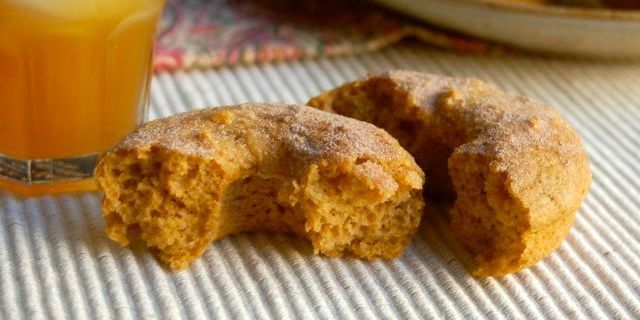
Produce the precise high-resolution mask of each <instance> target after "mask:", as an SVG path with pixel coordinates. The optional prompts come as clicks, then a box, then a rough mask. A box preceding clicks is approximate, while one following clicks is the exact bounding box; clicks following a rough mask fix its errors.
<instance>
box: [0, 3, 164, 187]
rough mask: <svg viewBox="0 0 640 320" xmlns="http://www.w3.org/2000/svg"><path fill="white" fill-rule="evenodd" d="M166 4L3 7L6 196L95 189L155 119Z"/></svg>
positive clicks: (1, 166)
mask: <svg viewBox="0 0 640 320" xmlns="http://www.w3.org/2000/svg"><path fill="white" fill-rule="evenodd" d="M164 4H165V0H0V188H4V189H8V190H10V191H13V192H15V193H18V194H23V195H40V194H44V193H58V192H68V191H79V190H87V189H92V188H93V187H94V183H93V180H92V175H93V168H94V165H95V162H96V159H97V157H98V155H99V154H100V153H101V152H104V151H105V150H107V149H108V148H110V147H111V146H113V145H114V144H115V143H116V142H118V141H119V140H120V139H121V138H122V137H123V136H124V135H125V134H126V133H127V132H129V131H130V130H131V129H133V128H134V127H136V126H137V125H138V124H140V123H141V122H142V121H143V120H144V117H145V116H146V110H147V104H148V95H149V83H150V79H151V76H152V73H151V56H152V49H153V38H154V34H155V31H156V26H157V24H158V20H159V17H160V15H161V13H162V9H163V7H164Z"/></svg>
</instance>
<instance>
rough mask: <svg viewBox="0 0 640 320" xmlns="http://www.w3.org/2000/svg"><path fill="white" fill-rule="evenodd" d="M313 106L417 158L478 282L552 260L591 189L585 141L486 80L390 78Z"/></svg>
mask: <svg viewBox="0 0 640 320" xmlns="http://www.w3.org/2000/svg"><path fill="white" fill-rule="evenodd" d="M309 105H311V106H315V107H317V108H320V109H322V110H326V111H332V112H336V113H339V114H342V115H346V116H349V117H353V118H356V119H360V120H364V121H367V122H371V123H373V124H375V125H377V126H379V127H381V128H384V129H386V130H387V131H388V132H389V133H391V135H393V136H394V137H396V138H397V139H398V140H399V141H400V144H401V145H402V146H404V147H405V148H406V149H407V150H408V151H409V152H410V153H411V154H413V156H414V157H415V158H416V161H417V162H418V164H419V165H420V166H421V167H422V168H423V170H424V171H425V174H426V177H427V183H426V186H425V194H426V196H427V197H432V198H439V199H455V201H454V203H453V207H452V209H451V229H452V231H453V234H454V236H455V237H456V238H457V239H458V241H459V242H460V243H461V244H462V246H463V247H464V248H465V249H466V250H467V251H468V253H469V254H470V255H471V256H472V257H473V261H474V262H473V266H471V271H472V273H473V274H475V275H477V276H488V275H494V276H499V275H504V274H508V273H511V272H515V271H518V270H520V269H522V268H525V267H527V266H530V265H532V264H534V263H536V262H537V261H539V260H540V259H542V258H544V257H545V256H547V255H548V254H549V253H550V252H552V251H553V250H555V249H556V248H557V247H558V246H559V245H560V243H561V242H562V240H563V239H564V238H565V236H566V235H567V233H568V232H569V229H570V228H571V225H572V223H573V219H574V217H575V214H576V211H577V209H578V207H579V206H580V203H581V202H582V200H583V198H584V197H585V195H586V194H587V191H588V189H589V185H590V183H591V171H590V169H589V163H588V159H587V156H586V154H585V151H584V149H583V147H582V144H581V142H580V139H579V137H578V135H577V134H576V133H575V132H574V130H573V129H572V128H571V127H570V126H569V125H568V124H567V123H566V122H565V121H564V120H563V119H562V117H561V116H560V115H559V114H558V113H557V112H556V111H554V110H553V109H551V108H549V107H546V106H545V105H543V104H541V103H540V102H536V101H533V100H531V99H528V98H525V97H522V96H516V95H512V94H508V93H505V92H503V91H500V90H498V89H496V88H495V87H493V86H491V85H489V84H486V83H484V82H482V81H480V80H474V79H456V78H449V77H443V76H437V75H430V74H422V73H417V72H409V71H391V72H385V73H379V74H373V75H370V76H368V77H366V78H365V79H362V80H359V81H356V82H353V83H349V84H346V85H344V86H342V87H339V88H337V89H335V90H332V91H329V92H326V93H323V94H322V95H320V96H318V97H316V98H313V99H311V101H309Z"/></svg>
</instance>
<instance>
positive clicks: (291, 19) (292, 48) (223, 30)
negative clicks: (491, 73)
mask: <svg viewBox="0 0 640 320" xmlns="http://www.w3.org/2000/svg"><path fill="white" fill-rule="evenodd" d="M407 37H414V38H417V39H420V40H422V41H424V42H426V43H428V44H431V45H434V46H438V47H442V48H449V49H453V50H457V51H463V52H476V53H484V52H490V51H497V50H500V48H499V47H498V46H496V45H493V44H490V43H486V42H483V41H480V40H477V39H472V38H468V37H465V36H461V35H457V34H452V33H449V32H444V31H441V30H439V29H437V28H433V27H430V26H427V25H424V24H420V23H417V22H415V21H412V20H411V19H410V18H407V17H402V16H399V15H397V14H395V13H392V12H390V11H388V10H385V9H383V8H380V7H377V6H375V5H373V4H371V3H368V2H363V1H342V0H320V1H319V0H300V1H288V0H271V1H268V0H169V3H168V4H167V8H166V10H165V14H164V16H163V19H162V21H161V25H160V30H159V37H158V40H157V42H156V49H155V59H154V69H155V70H156V71H161V70H169V71H173V70H180V69H190V68H207V67H216V66H221V65H235V64H239V63H253V62H257V61H277V60H285V59H298V58H306V57H317V56H334V55H339V54H345V53H355V52H365V51H373V50H377V49H380V48H383V47H385V46H388V45H389V44H392V43H395V42H397V41H399V40H401V39H404V38H407Z"/></svg>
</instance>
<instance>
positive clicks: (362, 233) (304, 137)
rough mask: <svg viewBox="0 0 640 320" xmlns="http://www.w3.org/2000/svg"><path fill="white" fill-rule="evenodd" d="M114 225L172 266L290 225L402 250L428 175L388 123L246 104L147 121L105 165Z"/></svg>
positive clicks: (119, 234)
mask: <svg viewBox="0 0 640 320" xmlns="http://www.w3.org/2000/svg"><path fill="white" fill-rule="evenodd" d="M96 179H97V182H98V185H99V187H100V188H101V189H102V190H103V191H104V200H103V215H104V218H105V220H106V224H107V234H108V236H109V237H110V238H111V239H113V240H115V241H116V242H118V243H120V244H121V245H127V244H128V243H129V241H130V240H133V239H140V240H142V241H143V242H144V243H145V244H146V245H147V246H148V247H150V248H151V249H152V251H153V252H154V253H155V254H156V256H157V257H158V258H159V259H160V260H161V261H162V262H164V263H165V264H166V265H168V266H169V267H170V268H172V269H180V268H185V267H187V266H188V265H189V263H190V262H192V261H193V260H194V259H196V258H197V257H199V256H200V255H201V254H202V252H203V251H204V250H205V248H206V247H207V246H208V245H209V244H210V243H211V242H212V241H214V240H216V239H219V238H221V237H224V236H226V235H229V234H234V233H238V232H250V231H271V232H291V233H295V234H297V235H299V236H302V237H304V238H308V239H309V240H310V241H311V243H312V246H313V248H314V251H315V252H316V253H318V252H319V253H323V254H325V255H327V256H332V257H334V256H342V255H343V254H350V255H353V256H356V257H359V258H364V259H372V258H376V257H381V258H394V257H396V256H398V255H400V254H401V253H402V251H403V249H404V247H405V246H406V245H407V243H408V242H409V240H410V239H411V237H412V235H413V234H414V233H415V231H416V229H417V226H418V224H419V222H420V218H421V216H422V209H423V206H424V203H423V200H422V185H423V182H424V174H423V172H422V170H421V169H420V167H419V166H418V165H417V164H416V163H415V161H414V160H413V157H412V156H411V155H410V154H409V153H408V152H406V151H405V150H404V149H403V148H402V147H401V146H400V145H399V144H398V142H397V141H396V140H395V139H394V138H393V137H391V136H390V135H389V134H388V133H386V132H385V131H384V130H382V129H379V128H376V127H375V126H373V125H371V124H369V123H366V122H362V121H358V120H355V119H350V118H347V117H343V116H340V115H337V114H332V113H328V112H323V111H320V110H317V109H313V108H310V107H306V106H295V105H267V104H245V105H239V106H230V107H220V108H211V109H204V110H200V111H195V112H190V113H184V114H180V115H176V116H173V117H169V118H166V119H161V120H156V121H152V122H149V123H147V124H145V125H143V126H142V127H140V128H139V129H137V130H135V131H134V132H132V133H131V134H130V135H129V136H127V137H126V138H125V139H124V140H123V141H121V142H120V143H119V144H118V145H117V146H116V147H115V148H114V149H113V150H112V151H110V152H108V153H106V154H105V155H104V156H103V157H102V158H101V160H100V162H99V164H98V166H97V169H96Z"/></svg>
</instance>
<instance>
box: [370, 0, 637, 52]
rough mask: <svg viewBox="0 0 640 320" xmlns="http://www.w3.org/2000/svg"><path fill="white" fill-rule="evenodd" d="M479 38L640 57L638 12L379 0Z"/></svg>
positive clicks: (472, 0) (480, 0) (476, 0)
mask: <svg viewBox="0 0 640 320" xmlns="http://www.w3.org/2000/svg"><path fill="white" fill-rule="evenodd" d="M375 1H377V2H379V3H382V4H384V5H386V6H388V7H391V8H393V9H396V10H398V11H401V12H404V13H406V14H409V15H412V16H415V17H418V18H420V19H423V20H425V21H427V22H430V23H432V24H434V25H438V26H442V27H445V28H448V29H451V30H456V31H459V32H462V33H466V34H469V35H473V36H477V37H480V38H484V39H488V40H493V41H496V42H501V43H505V44H510V45H513V46H517V47H521V48H525V49H529V50H536V51H543V52H549V53H559V54H571V55H584V56H595V57H608V58H640V10H626V11H623V10H609V9H586V8H576V7H558V6H546V5H536V4H526V3H513V2H506V1H501V0H375Z"/></svg>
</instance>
